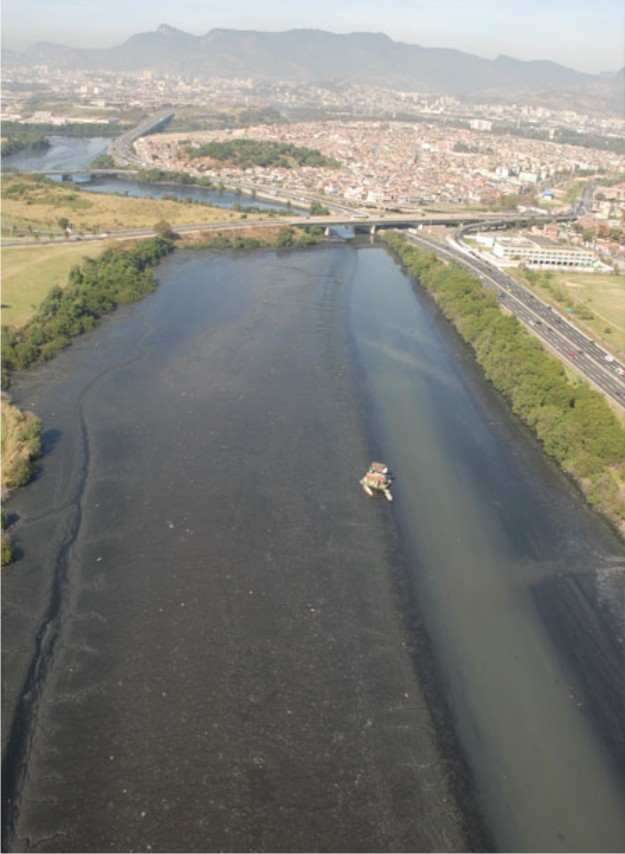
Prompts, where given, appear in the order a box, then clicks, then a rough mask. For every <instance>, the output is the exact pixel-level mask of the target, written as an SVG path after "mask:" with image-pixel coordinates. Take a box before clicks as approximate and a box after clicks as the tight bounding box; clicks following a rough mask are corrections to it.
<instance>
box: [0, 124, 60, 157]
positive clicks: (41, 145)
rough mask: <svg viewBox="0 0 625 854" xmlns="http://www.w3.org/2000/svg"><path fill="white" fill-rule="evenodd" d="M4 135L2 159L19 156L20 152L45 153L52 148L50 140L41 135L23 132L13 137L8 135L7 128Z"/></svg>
mask: <svg viewBox="0 0 625 854" xmlns="http://www.w3.org/2000/svg"><path fill="white" fill-rule="evenodd" d="M3 134H5V135H6V138H5V139H3V140H2V144H1V145H0V157H10V156H11V154H18V153H19V152H20V151H44V150H45V149H46V148H50V143H49V141H48V139H47V138H46V137H45V136H42V135H41V134H35V133H24V132H22V133H20V134H18V135H15V136H13V135H8V134H6V129H5V128H3Z"/></svg>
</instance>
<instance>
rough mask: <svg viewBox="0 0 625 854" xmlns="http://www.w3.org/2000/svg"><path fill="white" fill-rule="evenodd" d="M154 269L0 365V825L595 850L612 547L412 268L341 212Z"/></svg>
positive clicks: (67, 841)
mask: <svg viewBox="0 0 625 854" xmlns="http://www.w3.org/2000/svg"><path fill="white" fill-rule="evenodd" d="M81 142H82V143H83V149H84V145H85V143H84V141H81ZM63 145H64V143H62V146H63ZM88 145H92V143H91V142H89V143H88ZM96 147H97V146H96ZM102 147H104V146H102ZM79 149H80V146H76V151H74V159H73V160H72V158H71V157H69V158H66V159H65V160H64V161H63V165H62V166H61V168H72V167H79V166H81V165H85V166H87V165H88V163H89V162H90V160H91V159H93V156H95V154H97V153H99V152H98V151H96V150H95V149H94V151H93V152H92V151H91V150H89V152H88V155H89V159H86V160H85V163H84V164H83V163H82V161H81V162H78V160H77V159H76V158H77V154H76V152H78V151H79ZM80 150H82V149H80ZM78 159H79V158H78ZM30 168H40V166H38V165H36V164H34V163H33V164H31V166H30ZM44 168H51V169H52V168H58V167H57V166H56V165H50V164H48V166H47V167H44ZM129 191H131V192H135V190H132V189H131V190H129ZM136 192H138V193H142V192H145V190H144V189H143V188H142V187H138V188H137V189H136ZM164 192H167V190H165V191H164ZM169 192H171V190H169ZM186 193H188V188H181V189H180V194H181V195H182V196H183V197H184V195H185V194H186ZM233 198H234V200H235V201H233V203H235V204H239V203H243V202H242V200H241V198H240V197H237V196H234V194H233ZM231 201H232V200H230V199H225V198H224V197H223V196H222V198H221V202H222V204H225V205H230V203H231ZM213 203H215V201H214V202H213ZM216 203H219V201H217V202H216ZM250 203H252V204H254V203H255V202H250ZM157 272H158V278H159V280H160V285H159V288H158V290H157V291H156V292H155V293H154V294H152V295H151V296H149V297H148V298H147V299H145V300H143V301H142V302H141V303H138V304H136V305H134V306H130V307H127V308H124V309H123V310H121V311H118V312H117V313H116V314H115V315H114V316H113V317H111V318H109V319H107V320H106V321H105V322H104V323H103V324H102V325H101V327H100V328H99V329H98V330H97V331H95V332H94V333H92V334H89V335H87V336H84V337H83V338H82V339H80V340H79V341H77V342H76V343H75V344H74V345H73V346H72V347H71V348H70V349H69V350H68V351H66V352H65V353H63V354H62V355H60V356H59V357H57V358H56V359H55V360H54V361H53V362H52V363H50V364H48V365H46V366H44V367H42V368H39V369H37V370H34V371H31V372H29V373H28V374H27V375H24V376H22V377H20V378H19V379H18V381H17V383H16V385H15V388H14V390H13V391H14V397H15V398H16V401H17V402H18V403H19V404H20V405H22V406H23V407H25V408H28V409H32V410H34V411H35V412H36V413H37V414H38V415H39V416H40V417H42V419H43V422H44V434H43V438H44V447H45V455H44V458H43V465H42V471H41V474H40V476H39V477H38V478H37V480H35V481H34V482H33V483H32V484H31V485H29V486H28V487H27V488H26V489H24V490H22V491H20V492H19V493H18V494H16V495H15V496H14V497H13V498H12V499H11V500H10V501H9V502H8V503H7V510H8V511H9V513H10V514H14V515H15V516H16V517H17V522H16V524H15V525H14V535H15V538H16V544H17V547H18V549H19V551H20V552H21V556H20V559H19V560H18V561H17V562H16V563H15V564H14V565H13V566H12V567H9V568H8V569H7V570H4V571H3V621H2V631H3V644H2V652H3V715H2V733H3V810H4V814H3V840H4V850H11V851H103V850H106V851H149V850H152V851H212V850H224V851H242V850H250V851H252V850H254V851H306V850H318V851H401V850H405V851H407V850H467V851H468V850H489V849H495V850H525V851H622V850H625V818H624V816H625V789H624V776H625V724H624V720H625V715H624V713H623V710H624V708H625V676H624V674H625V666H624V665H625V661H624V654H623V637H624V634H625V615H624V613H623V604H622V603H623V600H624V596H625V592H624V589H623V572H624V570H625V549H624V547H623V544H622V542H621V541H620V540H619V539H618V538H617V537H616V536H615V535H614V534H613V533H612V532H611V531H610V529H609V528H607V527H606V526H605V525H604V524H603V523H602V522H601V521H600V520H598V519H597V518H596V517H595V516H594V515H593V514H592V513H591V512H590V511H589V510H588V509H587V508H586V507H585V506H584V504H583V503H582V501H581V499H580V497H579V496H578V494H577V493H576V491H575V490H574V489H573V487H572V486H571V485H570V484H569V483H568V482H567V481H566V479H564V478H563V477H562V476H561V475H560V474H559V473H558V472H557V471H556V470H555V468H554V467H553V466H551V465H550V464H549V462H548V461H547V460H545V458H544V457H543V455H542V454H541V452H540V450H539V448H538V447H537V445H536V443H535V442H534V441H533V440H532V438H531V437H530V436H528V435H527V433H526V432H525V431H524V430H523V428H522V427H521V426H520V425H519V424H518V423H517V422H516V420H515V419H513V418H512V417H511V416H510V415H509V413H508V412H507V410H506V408H505V407H504V406H503V405H502V403H501V401H500V400H499V398H498V397H497V395H496V394H494V393H493V391H492V389H491V388H490V387H489V386H488V385H487V384H486V383H484V382H483V380H482V379H481V377H480V376H479V373H478V372H477V370H476V368H475V366H474V363H473V361H472V359H471V356H470V355H469V354H468V353H467V351H466V350H465V348H464V347H463V346H462V345H461V344H460V343H459V342H458V341H457V339H456V337H455V336H454V334H453V333H452V332H451V331H450V330H449V328H448V327H447V325H446V324H445V322H444V321H442V320H441V318H440V317H439V315H438V313H437V311H436V309H435V307H434V306H432V304H431V303H430V301H429V299H428V298H427V296H425V295H424V294H422V293H420V292H419V291H418V289H417V290H416V291H415V289H414V288H413V286H412V283H411V282H410V281H409V279H408V278H407V277H406V276H405V274H404V273H403V272H402V270H401V269H400V267H399V266H398V265H397V264H396V263H395V261H394V260H393V259H392V258H391V256H390V255H389V254H388V253H387V252H386V250H385V249H384V248H382V247H380V246H377V245H369V244H368V243H366V242H353V241H348V242H345V243H336V244H332V245H328V246H325V247H318V248H313V249H307V250H298V251H281V252H279V253H276V252H273V251H262V252H256V251H255V252H251V253H223V254H220V253H207V252H204V253H201V252H191V251H179V252H177V253H176V254H175V255H174V256H172V257H171V258H169V259H167V261H166V262H165V263H164V264H162V265H161V267H160V268H159V270H158V271H157ZM374 458H381V459H384V460H385V461H386V462H387V463H388V464H389V465H390V466H391V468H392V470H393V472H394V474H395V482H394V484H393V492H394V495H395V501H394V502H393V503H392V504H389V503H387V502H386V501H385V500H384V499H379V500H375V499H370V498H368V497H367V496H366V495H364V493H363V492H362V491H361V489H360V487H359V485H358V479H359V477H360V476H361V475H362V472H363V470H364V468H365V467H366V465H367V463H368V462H369V460H370V459H374Z"/></svg>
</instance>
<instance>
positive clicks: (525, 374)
mask: <svg viewBox="0 0 625 854" xmlns="http://www.w3.org/2000/svg"><path fill="white" fill-rule="evenodd" d="M387 240H388V242H389V244H390V245H391V247H392V248H393V249H394V250H395V251H396V252H397V254H398V255H399V257H400V258H401V260H402V262H403V263H404V264H405V265H406V267H407V269H408V270H409V271H410V272H411V273H413V274H414V275H415V276H416V277H417V278H418V280H419V282H420V283H421V284H422V285H423V286H424V287H425V288H426V289H427V290H428V291H430V293H431V294H432V295H433V297H434V299H435V300H436V302H437V303H438V305H439V306H440V308H441V310H442V312H443V314H444V315H445V317H447V318H448V319H449V320H451V321H452V323H453V324H454V325H455V327H456V329H457V330H458V332H459V333H460V335H461V336H462V338H463V339H464V340H465V341H466V342H467V343H468V344H469V345H470V346H471V347H472V349H473V350H474V352H475V356H476V358H477V361H478V363H479V364H480V365H481V367H482V369H483V371H484V374H485V376H486V377H487V378H488V379H489V380H490V382H492V383H493V385H494V386H495V387H496V388H497V389H498V390H499V391H500V392H501V393H502V394H503V395H504V396H505V397H506V398H507V400H508V401H509V402H510V404H511V407H512V410H513V411H514V412H515V413H516V415H518V416H519V417H520V418H521V419H522V420H523V421H524V422H525V423H526V424H527V425H528V426H529V427H530V428H531V429H532V430H533V431H534V433H535V434H536V435H537V436H538V438H539V439H540V441H541V443H542V446H543V448H544V450H545V451H546V453H547V454H549V456H551V457H553V458H554V459H555V460H557V462H558V463H559V464H560V466H561V467H562V469H563V470H564V471H566V472H567V473H568V474H570V475H571V476H573V477H574V479H575V480H576V481H577V482H578V484H579V485H580V486H581V488H582V490H583V491H584V493H585V495H586V497H587V498H588V500H589V502H590V503H591V504H594V505H598V506H599V507H600V508H601V509H602V510H603V512H605V513H606V515H609V516H610V517H611V518H612V519H613V520H614V521H616V522H617V523H618V524H620V525H621V526H622V523H623V522H624V521H625V500H624V497H623V496H624V495H625V429H624V428H623V426H622V425H621V423H620V422H619V420H618V419H617V417H616V415H615V414H614V412H613V410H612V409H611V408H610V406H609V404H608V403H607V401H606V400H605V398H604V397H603V395H602V394H600V393H599V392H598V391H595V390H594V389H593V388H591V387H590V385H589V384H588V383H586V382H584V381H582V380H578V381H571V380H570V379H569V378H568V377H567V374H566V371H565V369H564V366H563V365H562V363H561V362H560V361H559V360H558V359H556V358H554V357H553V356H551V355H550V354H548V353H547V352H546V351H545V349H544V348H543V346H542V344H541V343H540V342H539V341H538V340H537V339H536V338H535V337H534V336H533V335H530V334H529V332H528V331H527V330H526V328H525V327H524V326H523V325H522V324H521V323H520V322H519V321H518V320H517V319H516V318H515V317H513V316H512V315H509V314H506V313H504V312H503V311H502V310H501V308H500V306H499V303H498V299H497V297H496V295H495V294H492V293H489V292H487V291H486V290H485V289H484V287H483V286H482V284H481V282H479V281H478V280H477V279H475V278H473V277H472V276H471V275H470V274H469V273H468V271H467V270H466V269H465V268H464V267H462V266H461V265H460V264H456V263H451V264H445V263H443V262H442V261H441V260H439V259H438V258H437V256H436V255H435V254H433V253H431V252H427V251H425V250H422V249H419V248H417V247H415V246H413V245H411V244H409V243H407V242H406V240H405V238H404V237H403V236H401V235H396V234H393V235H389V236H388V237H387Z"/></svg>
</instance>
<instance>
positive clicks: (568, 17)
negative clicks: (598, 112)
mask: <svg viewBox="0 0 625 854" xmlns="http://www.w3.org/2000/svg"><path fill="white" fill-rule="evenodd" d="M159 24H170V25H171V26H173V27H178V28H179V29H181V30H184V31H185V32H188V33H193V34H194V35H203V34H204V33H207V32H208V31H209V30H211V29H213V28H214V27H226V28H232V29H254V30H289V29H296V28H300V27H307V28H308V27H311V28H316V29H322V30H328V31H330V32H334V33H351V32H359V31H360V32H383V33H386V34H387V35H389V36H390V37H391V38H392V39H394V40H395V41H403V42H408V43H410V44H418V45H421V46H423V47H451V48H456V49H458V50H463V51H466V52H468V53H474V54H477V55H478V56H482V57H484V58H486V59H494V58H495V57H496V56H497V55H499V54H500V53H503V54H507V55H508V56H513V57H515V58H516V59H526V60H529V59H551V60H553V61H555V62H559V63H561V64H562V65H567V66H569V67H570V68H575V69H577V70H578V71H589V72H593V73H597V72H602V71H607V72H611V71H618V70H619V69H620V68H622V67H623V66H624V65H625V48H624V44H625V3H624V2H623V0H338V2H337V0H312V2H310V0H308V2H307V1H306V0H304V2H302V0H174V2H172V0H2V45H3V47H7V48H14V49H17V50H22V49H24V48H25V47H28V45H30V44H32V43H33V42H36V41H53V42H56V43H58V44H64V45H69V46H71V47H111V46H113V45H116V44H120V43H121V42H123V41H125V40H126V39H127V38H129V37H130V36H131V35H133V34H134V33H140V32H148V31H152V30H155V29H156V28H157V27H158V26H159Z"/></svg>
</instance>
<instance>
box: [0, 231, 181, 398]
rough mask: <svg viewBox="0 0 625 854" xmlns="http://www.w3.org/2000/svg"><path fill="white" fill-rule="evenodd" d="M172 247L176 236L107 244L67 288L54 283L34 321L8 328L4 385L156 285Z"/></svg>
mask: <svg viewBox="0 0 625 854" xmlns="http://www.w3.org/2000/svg"><path fill="white" fill-rule="evenodd" d="M173 248H174V244H173V241H171V240H168V239H165V238H164V237H153V238H150V239H149V240H144V241H141V242H140V243H138V244H136V246H134V247H133V248H132V249H120V248H111V249H107V250H105V251H104V252H103V253H102V255H100V256H99V257H98V258H95V259H94V258H85V259H84V260H83V263H82V264H81V265H76V266H74V267H72V269H71V270H70V272H69V278H68V284H67V287H66V288H60V287H59V286H55V287H53V288H52V289H51V290H50V292H49V293H48V295H47V297H46V298H45V299H44V301H43V303H42V304H41V306H40V307H39V310H38V311H37V313H36V314H35V316H34V317H33V318H32V320H30V321H29V323H27V324H26V325H25V326H23V327H21V328H20V329H17V330H13V329H6V328H5V329H3V335H2V380H3V385H5V386H6V385H7V384H8V382H9V380H10V373H11V371H15V370H23V369H25V368H28V367H29V366H30V365H33V364H36V363H37V362H43V361H46V360H47V359H51V358H52V357H53V356H54V355H55V354H56V353H58V352H59V351H60V350H62V349H63V348H65V347H67V345H68V344H69V343H70V341H71V339H72V338H74V337H76V336H77V335H80V334H82V333H83V332H86V331H88V330H89V329H93V327H94V326H95V325H96V324H97V322H98V320H99V319H100V318H101V317H102V316H103V315H105V314H108V313H109V312H111V311H113V309H115V308H116V307H117V306H118V305H120V304H123V303H129V302H133V301H134V300H137V299H139V298H140V297H141V296H143V295H144V294H146V293H149V292H150V291H152V290H154V288H155V287H156V280H155V278H154V275H153V273H152V270H151V268H152V267H153V266H154V265H155V264H157V263H158V261H159V260H160V259H161V258H163V257H164V256H165V255H167V254H168V253H169V252H171V251H172V250H173Z"/></svg>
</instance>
